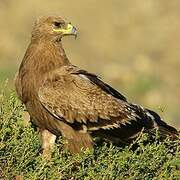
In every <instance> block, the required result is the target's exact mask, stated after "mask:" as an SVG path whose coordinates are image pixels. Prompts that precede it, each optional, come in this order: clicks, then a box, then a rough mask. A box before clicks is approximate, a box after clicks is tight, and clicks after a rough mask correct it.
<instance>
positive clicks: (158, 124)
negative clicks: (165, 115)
mask: <svg viewBox="0 0 180 180" xmlns="http://www.w3.org/2000/svg"><path fill="white" fill-rule="evenodd" d="M146 111H147V112H148V113H149V114H150V115H151V117H152V119H153V120H154V122H155V123H154V128H153V129H151V130H149V132H151V133H152V132H153V131H155V130H158V132H159V134H160V136H161V137H167V136H170V137H172V139H176V138H177V136H178V134H179V133H178V131H177V130H176V129H175V128H174V127H172V126H170V125H168V124H167V123H165V122H164V121H163V120H162V119H161V117H160V116H159V115H158V114H157V113H156V112H154V111H152V110H149V109H146Z"/></svg>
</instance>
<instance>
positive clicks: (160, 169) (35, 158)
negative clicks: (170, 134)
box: [0, 93, 180, 180]
mask: <svg viewBox="0 0 180 180" xmlns="http://www.w3.org/2000/svg"><path fill="white" fill-rule="evenodd" d="M24 110H25V109H24V107H23V106H22V104H21V103H20V102H19V100H18V99H17V97H16V96H15V95H14V94H13V93H12V94H11V95H10V96H9V97H7V96H4V95H3V93H2V94H1V95H0V179H13V178H16V179H18V178H19V179H22V178H23V179H39V180H41V179H86V180H88V179H94V180H95V179H105V180H106V179H146V180H150V179H161V180H162V179H168V180H169V179H179V178H180V174H179V173H180V171H179V169H180V159H179V156H180V153H179V147H180V146H179V141H177V142H174V143H172V142H171V141H169V140H168V139H167V140H166V141H165V142H159V141H158V137H156V139H157V140H156V141H155V142H154V143H146V145H144V142H145V141H146V142H147V140H148V136H147V135H145V134H144V135H142V137H140V138H139V139H138V140H137V142H136V144H138V148H136V149H135V150H132V146H134V145H133V144H131V145H130V146H126V147H116V146H113V145H112V144H107V143H105V142H104V143H102V145H99V146H97V145H96V146H95V148H94V150H86V151H82V152H81V153H80V154H79V155H75V156H72V155H70V154H69V153H68V152H66V151H63V143H64V141H63V139H61V138H59V139H58V140H57V143H56V147H55V151H54V152H53V155H52V160H50V161H47V160H45V159H43V158H42V156H41V155H40V142H39V139H38V134H37V132H35V130H34V129H33V128H32V127H31V125H30V124H27V123H25V122H24V120H23V118H22V115H23V113H24ZM134 144H135V143H134Z"/></svg>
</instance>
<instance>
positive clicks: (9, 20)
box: [0, 0, 180, 127]
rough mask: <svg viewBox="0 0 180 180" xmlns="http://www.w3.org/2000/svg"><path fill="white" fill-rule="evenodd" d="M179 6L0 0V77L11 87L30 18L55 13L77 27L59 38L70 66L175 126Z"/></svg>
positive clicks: (174, 2)
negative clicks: (74, 36)
mask: <svg viewBox="0 0 180 180" xmlns="http://www.w3.org/2000/svg"><path fill="white" fill-rule="evenodd" d="M179 7H180V1H179V0H171V1H169V0H158V1H156V0H148V1H144V0H133V1H132V0H111V1H104V0H99V1H97V0H86V1H83V0H76V1H71V0H64V1H63V0H62V1H59V0H53V2H52V1H50V0H38V1H36V0H31V1H23V0H16V1H13V0H2V1H0V22H1V28H0V37H1V40H0V81H4V80H5V79H6V78H8V79H9V87H10V88H13V74H15V72H16V71H17V69H18V66H19V64H20V62H21V60H22V58H23V55H24V52H25V50H26V48H27V46H28V43H29V41H30V33H31V30H32V25H33V22H34V20H35V19H36V18H37V17H38V16H42V15H51V14H58V15H61V16H63V17H65V18H66V19H67V21H71V22H72V24H74V25H75V26H76V27H77V28H78V32H79V35H78V38H77V39H76V40H74V39H72V38H64V39H63V45H64V48H65V50H66V53H67V55H68V57H69V59H70V61H71V62H72V63H73V64H76V65H78V66H80V67H82V68H84V69H87V70H88V71H90V72H94V73H96V74H98V75H99V76H100V77H102V78H103V80H105V81H106V82H108V83H109V84H111V85H112V86H114V87H115V88H117V89H118V90H119V91H121V92H122V93H123V94H124V95H126V96H127V97H129V98H128V99H129V100H130V101H133V102H135V103H139V104H142V105H144V106H146V107H148V108H152V109H154V110H155V111H157V112H158V113H160V114H161V116H162V117H163V118H164V119H166V121H169V122H170V123H171V124H172V125H175V126H177V127H180V121H179V118H180V111H179V107H180V93H179V92H180V81H179V76H180V71H179V68H180V60H179V59H180V51H179V42H180V33H179V32H180V21H179V19H180V11H179ZM159 107H160V109H161V107H162V108H163V109H165V111H164V112H161V111H159V110H158V109H159Z"/></svg>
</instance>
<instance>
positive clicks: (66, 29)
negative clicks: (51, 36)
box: [53, 24, 73, 34]
mask: <svg viewBox="0 0 180 180" xmlns="http://www.w3.org/2000/svg"><path fill="white" fill-rule="evenodd" d="M72 29H73V26H72V25H71V24H68V25H67V27H66V28H65V29H53V31H55V32H62V33H63V34H70V33H72Z"/></svg>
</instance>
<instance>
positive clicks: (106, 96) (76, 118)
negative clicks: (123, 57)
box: [38, 66, 136, 129]
mask: <svg viewBox="0 0 180 180" xmlns="http://www.w3.org/2000/svg"><path fill="white" fill-rule="evenodd" d="M80 72H81V71H80V70H79V69H77V68H76V67H75V66H63V67H62V68H60V69H57V70H55V71H53V72H51V73H49V74H48V75H47V78H46V80H45V82H44V84H43V86H42V87H40V89H39V92H38V95H39V100H40V102H41V103H42V105H43V106H44V107H45V108H46V109H47V110H48V111H49V112H50V113H51V114H52V115H54V116H55V117H57V118H59V119H62V118H63V119H64V120H65V121H66V122H68V123H70V124H73V123H75V122H76V123H80V124H86V126H87V129H88V127H89V128H90V129H93V128H95V129H96V128H97V129H98V127H101V128H104V129H106V128H107V129H109V128H114V127H119V126H120V124H122V123H125V122H128V121H129V120H130V119H131V120H132V119H136V117H135V115H132V113H131V112H130V111H127V109H128V103H127V102H126V101H125V100H124V98H122V97H123V96H121V95H119V98H116V97H117V95H118V93H117V91H115V92H116V93H115V92H114V93H115V94H116V95H115V96H116V97H114V96H113V92H112V93H111V91H110V90H111V89H110V88H109V87H110V86H108V87H106V84H103V82H102V81H100V82H101V85H97V84H95V80H93V81H92V75H91V78H90V74H89V75H88V76H85V74H81V73H80ZM82 72H85V71H82ZM86 74H87V72H86ZM84 76H85V77H84ZM94 78H95V77H94ZM96 78H97V77H96ZM96 81H99V80H96ZM102 86H103V88H102ZM104 89H105V90H104ZM119 94H120V93H119Z"/></svg>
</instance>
